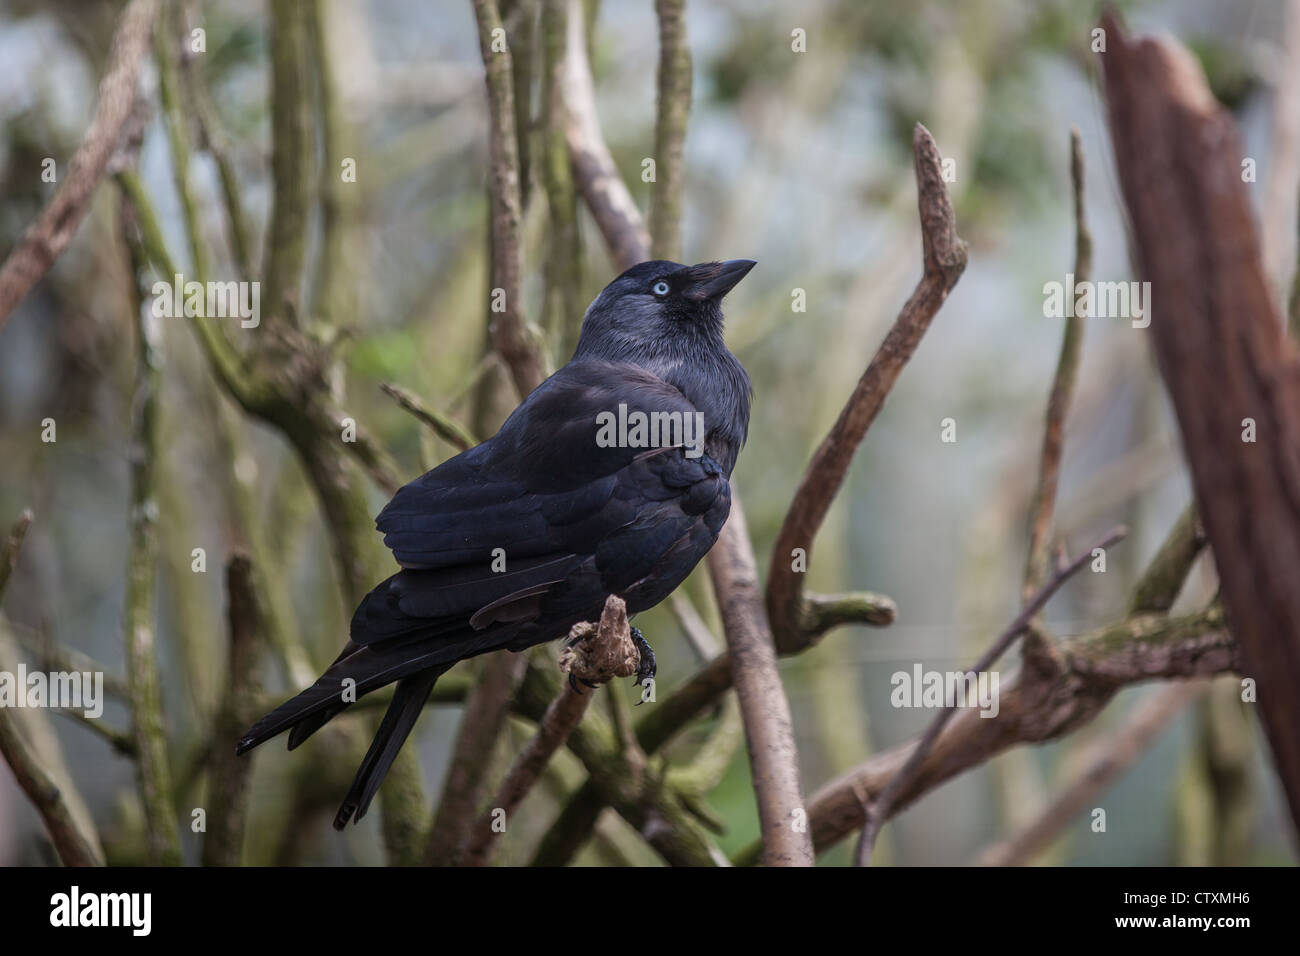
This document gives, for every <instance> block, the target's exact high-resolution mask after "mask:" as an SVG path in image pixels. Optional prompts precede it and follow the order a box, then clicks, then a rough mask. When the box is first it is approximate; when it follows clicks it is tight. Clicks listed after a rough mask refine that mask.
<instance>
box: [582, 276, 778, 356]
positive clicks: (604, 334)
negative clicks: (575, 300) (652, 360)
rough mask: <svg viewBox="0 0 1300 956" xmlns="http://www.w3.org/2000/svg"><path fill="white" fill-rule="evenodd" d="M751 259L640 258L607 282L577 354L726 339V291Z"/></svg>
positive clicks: (588, 319) (622, 352) (615, 352)
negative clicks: (686, 263) (684, 261)
mask: <svg viewBox="0 0 1300 956" xmlns="http://www.w3.org/2000/svg"><path fill="white" fill-rule="evenodd" d="M754 265H755V263H754V261H753V260H752V259H729V260H727V261H726V262H701V263H699V264H698V265H693V266H684V265H682V264H681V263H680V262H669V261H667V260H665V259H652V260H651V261H649V262H640V263H637V264H636V265H634V266H633V267H632V268H630V269H628V270H627V271H626V272H624V273H623V274H622V275H621V276H619V277H618V278H617V279H615V280H614V281H613V282H611V283H610V284H609V285H607V286H605V288H604V290H603V291H602V292H601V293H600V295H598V296H596V299H595V301H594V302H592V303H591V305H590V307H588V309H587V314H586V316H585V317H584V318H583V321H582V336H581V338H580V340H579V343H578V354H579V355H582V354H588V355H595V356H600V357H602V358H610V359H618V358H622V357H624V355H625V353H628V352H639V351H642V350H643V349H645V348H647V347H670V346H672V345H674V344H681V345H689V344H691V343H695V344H698V343H699V342H701V341H705V340H708V341H713V340H716V341H717V343H718V344H719V345H720V344H721V333H722V297H723V296H725V295H726V294H727V293H728V292H730V291H731V290H732V289H733V288H734V287H735V285H736V283H738V282H739V281H740V280H741V279H743V278H744V277H745V275H746V274H747V273H748V272H749V270H750V269H752V268H754Z"/></svg>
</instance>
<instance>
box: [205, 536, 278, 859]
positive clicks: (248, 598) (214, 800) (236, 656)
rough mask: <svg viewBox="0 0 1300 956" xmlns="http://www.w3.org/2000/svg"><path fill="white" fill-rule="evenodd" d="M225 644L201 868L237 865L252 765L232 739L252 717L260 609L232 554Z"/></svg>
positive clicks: (246, 568)
mask: <svg viewBox="0 0 1300 956" xmlns="http://www.w3.org/2000/svg"><path fill="white" fill-rule="evenodd" d="M226 601H227V610H226V614H227V619H228V622H229V630H230V644H229V650H228V655H227V671H226V694H225V698H224V700H223V701H222V703H221V711H220V713H219V714H218V715H217V720H216V725H215V728H214V733H213V736H214V738H215V741H214V747H213V751H212V757H211V767H210V770H209V773H208V804H209V806H208V831H207V833H206V834H205V835H204V839H203V865H204V866H238V865H239V861H240V850H241V848H242V845H243V840H244V815H245V813H246V806H247V801H248V778H249V774H250V772H251V770H252V766H253V765H252V763H251V762H250V761H247V760H241V759H240V758H239V757H237V756H235V747H234V745H235V743H236V742H237V741H238V740H239V735H240V734H241V733H243V731H244V729H245V728H246V727H247V726H248V723H249V721H250V720H252V719H253V718H254V717H255V716H256V713H257V712H256V710H255V709H254V708H255V704H256V695H257V693H258V685H257V664H258V659H259V657H260V656H261V651H262V647H263V645H264V640H263V638H264V634H263V624H262V611H261V609H260V608H259V607H258V604H257V595H256V593H255V591H254V587H253V575H252V565H251V563H250V562H249V560H248V558H247V557H246V556H245V555H242V554H236V555H235V556H233V557H232V558H231V559H230V561H229V562H227V564H226Z"/></svg>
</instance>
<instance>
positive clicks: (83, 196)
mask: <svg viewBox="0 0 1300 956" xmlns="http://www.w3.org/2000/svg"><path fill="white" fill-rule="evenodd" d="M158 6H159V4H158V0H131V3H130V5H128V6H127V7H126V9H125V10H123V11H122V16H121V19H119V20H118V23H117V32H116V33H114V34H113V46H112V49H111V50H110V51H109V54H108V68H107V69H106V70H105V71H104V78H103V79H102V80H100V83H99V102H98V103H97V104H96V106H95V115H94V117H93V118H92V119H91V121H90V127H89V128H88V129H87V130H86V134H85V136H83V137H82V139H81V145H80V146H78V147H77V151H76V153H74V154H73V157H72V162H71V163H70V164H69V166H68V173H67V176H66V178H64V180H63V185H61V186H60V187H59V188H58V190H56V191H55V193H54V195H53V197H51V199H50V201H49V203H48V204H47V205H46V207H45V208H44V209H43V210H42V211H41V214H40V215H39V216H37V217H36V221H35V222H33V223H32V224H31V225H30V226H29V227H28V228H27V231H26V232H25V233H23V236H22V238H21V239H19V240H18V244H17V245H16V246H14V248H13V251H11V252H10V253H9V257H8V258H7V259H5V262H4V265H3V266H0V327H3V326H4V323H5V320H7V319H8V318H9V315H10V313H12V312H13V310H14V307H15V306H17V305H18V303H19V302H20V301H21V300H22V298H23V296H25V295H27V293H28V291H30V289H31V287H32V286H33V285H35V284H36V282H37V280H39V279H40V277H41V276H43V275H44V274H45V273H46V271H48V270H49V268H50V266H52V265H53V264H54V260H55V259H57V258H58V257H59V254H60V253H62V252H63V250H64V249H65V248H66V247H67V245H68V243H69V242H71V241H72V237H73V235H74V234H75V233H76V231H77V226H79V225H80V224H81V220H82V219H83V218H85V215H86V210H87V209H88V208H89V207H90V197H91V195H92V194H93V193H94V191H95V187H96V186H97V185H98V184H99V181H100V180H101V179H102V178H103V177H104V173H105V171H106V170H107V168H108V162H109V160H110V159H112V158H113V153H114V152H115V151H116V150H117V147H118V143H119V141H120V140H121V138H122V130H123V128H124V127H125V126H126V123H127V120H128V119H129V118H130V115H131V110H132V107H133V106H134V104H135V90H136V82H137V81H138V79H139V77H140V65H141V63H142V62H143V60H144V58H145V54H146V53H147V51H148V49H149V31H150V30H151V28H152V26H153V21H154V17H155V16H156V15H157V13H158Z"/></svg>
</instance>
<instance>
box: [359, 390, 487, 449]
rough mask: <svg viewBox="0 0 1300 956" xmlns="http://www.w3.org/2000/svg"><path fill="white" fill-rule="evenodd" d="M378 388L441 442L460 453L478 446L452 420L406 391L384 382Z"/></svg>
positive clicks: (473, 439) (466, 432) (476, 442)
mask: <svg viewBox="0 0 1300 956" xmlns="http://www.w3.org/2000/svg"><path fill="white" fill-rule="evenodd" d="M379 387H380V388H381V389H382V390H383V392H384V394H385V395H387V396H388V397H389V398H391V399H392V400H393V401H395V402H396V403H397V404H398V405H400V406H401V407H402V408H404V409H405V410H406V411H408V412H410V413H411V414H412V415H414V416H415V417H416V418H418V419H419V420H420V421H422V422H423V423H424V424H426V425H428V426H429V428H431V429H433V432H434V434H436V435H437V436H438V437H439V438H441V439H442V440H443V441H445V442H448V443H450V444H452V445H455V446H456V447H457V448H459V449H460V450H461V451H466V450H468V449H470V448H473V447H474V446H475V445H477V444H478V441H477V439H475V438H474V436H473V435H471V434H470V433H469V432H468V431H466V430H465V428H464V427H462V426H461V425H460V424H458V423H457V422H456V421H455V420H454V419H452V418H451V417H450V416H448V415H444V414H443V413H442V412H439V411H437V410H435V409H432V408H429V407H428V406H427V405H425V404H423V403H422V402H421V401H420V400H419V399H418V398H416V397H415V396H414V395H412V394H411V393H410V392H408V391H407V390H406V389H404V388H402V387H400V386H398V385H393V384H391V383H389V382H384V383H383V384H381V385H380V386H379Z"/></svg>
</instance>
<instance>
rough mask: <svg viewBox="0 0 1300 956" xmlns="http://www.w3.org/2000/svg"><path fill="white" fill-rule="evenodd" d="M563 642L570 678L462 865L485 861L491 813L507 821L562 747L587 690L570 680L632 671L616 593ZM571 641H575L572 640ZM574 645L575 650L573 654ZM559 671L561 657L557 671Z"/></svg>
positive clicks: (633, 657) (633, 656) (632, 653)
mask: <svg viewBox="0 0 1300 956" xmlns="http://www.w3.org/2000/svg"><path fill="white" fill-rule="evenodd" d="M569 641H570V644H569V646H568V647H566V648H565V653H566V654H567V655H569V660H570V662H571V663H570V665H569V667H570V669H569V674H570V676H571V679H570V681H569V683H567V684H565V685H564V687H563V688H562V689H561V690H560V693H559V694H558V695H557V696H556V698H555V700H553V701H551V704H550V706H549V707H547V708H546V713H545V714H544V715H543V716H542V719H541V722H540V723H539V724H538V727H537V734H536V736H534V737H533V739H532V740H530V741H529V742H528V745H527V746H526V747H525V748H524V749H523V750H522V751H520V753H519V755H518V756H517V757H516V758H515V762H514V764H513V765H512V766H511V767H510V772H509V773H507V774H506V778H505V780H504V781H503V782H502V784H501V788H500V789H499V790H498V791H497V795H496V798H495V799H494V800H493V802H492V808H491V809H492V815H491V816H488V817H486V818H484V819H482V820H481V822H480V823H479V825H478V826H477V827H475V829H474V831H473V833H472V835H471V837H470V840H469V845H468V846H467V848H466V850H465V854H464V857H463V859H462V861H461V862H463V863H466V864H468V865H471V866H481V865H483V864H484V863H485V862H487V859H488V856H489V847H490V846H491V844H492V839H493V837H494V836H495V835H496V833H495V831H494V830H493V823H494V820H495V817H496V815H497V814H498V813H504V815H505V819H506V820H507V821H509V820H510V819H512V818H513V817H514V813H515V810H517V809H518V808H519V805H520V804H521V803H522V802H523V800H524V797H526V796H527V795H528V792H529V791H530V790H532V788H533V785H534V784H536V783H537V781H538V779H539V778H540V777H541V774H542V771H543V770H545V769H546V765H547V764H548V763H549V762H550V760H551V757H553V756H554V755H555V752H556V751H557V750H559V749H560V747H562V746H564V742H565V741H566V740H567V739H568V738H569V734H570V733H572V732H573V728H575V727H577V726H578V724H579V722H580V721H581V720H582V715H583V714H584V713H585V712H586V710H587V705H588V704H589V703H590V702H591V698H592V694H590V693H584V692H582V691H580V690H578V689H577V685H576V684H575V683H574V681H573V679H572V678H578V679H581V680H584V681H589V682H591V683H603V682H604V681H608V680H611V679H613V678H614V677H628V676H630V675H631V674H632V673H634V672H635V670H636V662H637V660H638V653H637V649H636V645H635V644H633V643H632V637H631V633H630V629H629V627H628V623H627V606H626V605H625V604H624V603H623V599H622V598H620V597H618V596H617V595H613V594H611V595H610V596H609V598H608V599H606V601H605V608H604V610H603V611H602V612H601V615H600V623H599V625H597V626H593V625H591V624H577V625H574V628H573V630H572V631H570V633H569ZM575 641H576V642H578V643H577V644H574V643H573V642H575ZM578 649H581V653H578V654H575V653H574V652H575V650H578ZM611 664H614V665H622V666H610V665H611ZM564 669H565V664H564V661H563V659H562V660H561V670H564Z"/></svg>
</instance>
